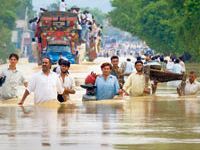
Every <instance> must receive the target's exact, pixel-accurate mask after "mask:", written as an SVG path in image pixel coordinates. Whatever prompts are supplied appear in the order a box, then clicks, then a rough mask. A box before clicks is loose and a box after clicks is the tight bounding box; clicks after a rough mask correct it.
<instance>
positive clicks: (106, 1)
mask: <svg viewBox="0 0 200 150" xmlns="http://www.w3.org/2000/svg"><path fill="white" fill-rule="evenodd" d="M32 1H33V7H34V9H35V10H39V8H40V7H43V8H47V6H48V5H50V4H51V3H55V2H58V1H60V0H32ZM65 1H66V3H67V4H68V6H69V7H71V6H74V5H76V6H78V7H91V8H99V9H100V10H102V11H103V12H108V11H110V10H111V9H112V7H111V4H110V0H65Z"/></svg>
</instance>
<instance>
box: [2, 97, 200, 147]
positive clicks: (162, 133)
mask: <svg viewBox="0 0 200 150" xmlns="http://www.w3.org/2000/svg"><path fill="white" fill-rule="evenodd" d="M158 95H159V94H158ZM52 105H53V104H51V105H41V106H27V107H16V106H4V107H3V106H2V107H1V108H0V135H1V136H0V139H1V140H0V147H1V149H6V150H7V149H15V150H16V149H17V150H18V149H19V150H21V149H43V148H47V149H49V148H50V149H56V148H58V149H66V147H67V148H73V149H86V148H89V149H94V148H95V149H152V150H153V149H164V150H165V149H166V150H167V149H185V150H186V149H197V147H198V146H199V145H200V144H199V143H200V115H199V113H200V110H199V108H200V101H198V98H195V97H191V98H188V97H185V98H178V97H167V96H166V95H165V96H150V97H145V98H133V99H131V98H130V99H129V98H126V100H115V101H106V102H104V101H100V102H86V103H83V104H81V103H80V104H79V105H77V106H75V105H72V104H71V105H66V104H61V105H55V107H52ZM32 145H34V146H32Z"/></svg>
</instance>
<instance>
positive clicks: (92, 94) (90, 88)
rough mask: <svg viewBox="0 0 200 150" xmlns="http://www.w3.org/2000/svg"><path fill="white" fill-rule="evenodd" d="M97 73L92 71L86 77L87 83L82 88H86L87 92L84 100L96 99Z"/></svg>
mask: <svg viewBox="0 0 200 150" xmlns="http://www.w3.org/2000/svg"><path fill="white" fill-rule="evenodd" d="M96 78H97V75H96V73H94V72H91V73H90V74H89V75H88V76H87V77H86V79H85V84H84V85H81V87H82V88H84V89H86V94H84V95H83V98H82V100H83V101H95V100H96V86H95V81H96Z"/></svg>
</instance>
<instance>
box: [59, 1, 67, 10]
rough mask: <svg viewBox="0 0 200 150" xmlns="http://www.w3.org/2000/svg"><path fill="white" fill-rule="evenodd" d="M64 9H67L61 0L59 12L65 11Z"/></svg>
mask: <svg viewBox="0 0 200 150" xmlns="http://www.w3.org/2000/svg"><path fill="white" fill-rule="evenodd" d="M66 8H67V4H66V3H65V0H61V2H60V7H59V10H60V11H66Z"/></svg>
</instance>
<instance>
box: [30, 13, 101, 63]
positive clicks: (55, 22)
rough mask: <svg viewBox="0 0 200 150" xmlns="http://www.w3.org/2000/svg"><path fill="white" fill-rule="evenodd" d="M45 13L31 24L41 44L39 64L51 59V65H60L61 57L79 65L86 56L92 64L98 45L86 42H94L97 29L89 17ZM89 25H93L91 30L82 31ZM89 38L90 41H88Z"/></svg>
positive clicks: (77, 14)
mask: <svg viewBox="0 0 200 150" xmlns="http://www.w3.org/2000/svg"><path fill="white" fill-rule="evenodd" d="M42 10H43V12H41V13H40V16H39V17H36V18H34V19H32V20H30V21H29V23H31V24H32V23H33V24H34V27H33V29H34V31H35V32H34V36H35V38H36V39H37V44H38V46H37V53H38V55H37V60H38V64H40V63H41V58H42V57H44V56H48V57H49V58H50V59H51V60H52V63H57V62H58V60H59V59H60V58H66V59H67V60H68V61H70V63H72V64H77V63H79V60H80V59H84V57H85V58H89V60H91V61H92V60H94V59H95V58H96V56H97V51H96V50H95V47H97V46H96V45H95V44H87V43H95V42H92V41H93V38H92V37H93V34H96V32H97V31H98V30H97V27H95V26H94V25H92V23H91V21H90V20H87V17H86V18H84V17H82V16H83V15H84V14H81V17H80V13H74V11H66V12H65V11H47V10H44V9H42ZM86 24H87V25H90V26H88V28H89V30H87V29H85V28H82V29H81V30H82V31H81V30H80V26H85V25H86ZM93 24H95V21H94V22H93ZM93 26H94V27H95V28H94V27H93ZM93 28H94V29H93ZM96 30H97V31H96ZM92 31H94V33H92ZM98 32H99V31H98ZM83 33H84V34H83ZM88 36H89V38H86V37H88ZM90 36H91V37H90ZM83 39H85V40H83ZM86 39H87V40H86Z"/></svg>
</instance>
